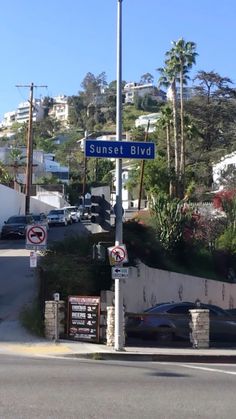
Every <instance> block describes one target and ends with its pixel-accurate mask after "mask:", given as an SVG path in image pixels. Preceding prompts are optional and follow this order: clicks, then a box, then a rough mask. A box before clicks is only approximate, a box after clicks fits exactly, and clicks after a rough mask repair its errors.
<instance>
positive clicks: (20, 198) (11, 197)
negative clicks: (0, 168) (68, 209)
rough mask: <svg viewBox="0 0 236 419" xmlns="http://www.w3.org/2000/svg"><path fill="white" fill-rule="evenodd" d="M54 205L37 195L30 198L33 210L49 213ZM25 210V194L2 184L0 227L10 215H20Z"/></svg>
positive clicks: (0, 188) (0, 192)
mask: <svg viewBox="0 0 236 419" xmlns="http://www.w3.org/2000/svg"><path fill="white" fill-rule="evenodd" d="M52 208H55V207H54V206H53V205H48V204H47V203H45V202H41V201H39V200H38V199H36V198H35V197H31V199H30V211H31V212H45V213H48V212H49V211H50V210H51V209H52ZM24 212H25V195H24V194H22V193H20V192H17V191H15V190H14V189H11V188H8V187H7V186H4V185H1V184H0V229H1V228H2V225H3V224H4V221H6V220H7V219H8V218H9V217H11V216H12V215H20V214H24Z"/></svg>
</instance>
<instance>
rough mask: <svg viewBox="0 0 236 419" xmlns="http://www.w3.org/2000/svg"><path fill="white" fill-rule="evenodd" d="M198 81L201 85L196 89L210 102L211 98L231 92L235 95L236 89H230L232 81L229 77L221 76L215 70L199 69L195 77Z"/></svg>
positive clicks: (232, 95)
mask: <svg viewBox="0 0 236 419" xmlns="http://www.w3.org/2000/svg"><path fill="white" fill-rule="evenodd" d="M196 80H197V81H198V82H199V85H198V86H196V88H195V89H196V91H197V93H198V94H200V95H201V96H204V97H206V98H207V103H208V104H210V101H211V98H218V99H219V98H220V96H221V95H222V96H223V97H225V96H227V95H229V94H230V96H231V97H235V91H234V90H233V89H230V87H229V84H232V81H231V79H230V78H228V77H221V76H220V75H219V74H218V73H215V72H214V71H209V72H206V71H199V72H198V73H197V75H196V77H195V78H194V81H196Z"/></svg>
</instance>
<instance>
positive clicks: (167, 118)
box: [158, 105, 173, 197]
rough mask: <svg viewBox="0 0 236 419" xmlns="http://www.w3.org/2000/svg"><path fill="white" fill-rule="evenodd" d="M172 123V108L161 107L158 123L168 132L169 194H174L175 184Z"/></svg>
mask: <svg viewBox="0 0 236 419" xmlns="http://www.w3.org/2000/svg"><path fill="white" fill-rule="evenodd" d="M171 124H173V113H172V109H171V108H170V107H169V106H168V105H166V106H163V107H162V108H161V116H160V118H159V119H158V125H159V126H161V128H163V129H164V130H165V132H166V153H167V167H168V173H169V178H170V183H169V195H170V197H172V195H173V184H172V179H171Z"/></svg>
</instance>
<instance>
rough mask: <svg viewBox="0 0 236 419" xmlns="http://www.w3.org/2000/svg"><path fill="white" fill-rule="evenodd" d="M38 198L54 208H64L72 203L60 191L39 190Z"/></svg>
mask: <svg viewBox="0 0 236 419" xmlns="http://www.w3.org/2000/svg"><path fill="white" fill-rule="evenodd" d="M37 200H39V201H40V202H41V203H42V204H43V203H44V204H46V205H49V206H52V207H53V208H62V207H66V206H69V205H70V204H69V203H68V202H67V201H66V200H65V199H64V198H63V196H62V195H61V194H60V193H59V192H47V191H44V192H38V193H37Z"/></svg>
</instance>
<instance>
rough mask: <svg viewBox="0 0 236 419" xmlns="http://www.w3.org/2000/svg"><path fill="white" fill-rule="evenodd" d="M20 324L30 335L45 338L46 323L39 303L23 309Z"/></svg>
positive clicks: (35, 302)
mask: <svg viewBox="0 0 236 419" xmlns="http://www.w3.org/2000/svg"><path fill="white" fill-rule="evenodd" d="M20 322H21V324H22V326H24V327H25V328H26V329H27V330H28V331H29V332H30V333H32V334H34V335H36V336H41V337H44V321H43V316H42V312H41V310H40V306H39V304H38V302H37V301H34V302H33V303H32V304H30V305H27V306H25V307H24V308H23V310H22V311H21V313H20Z"/></svg>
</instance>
